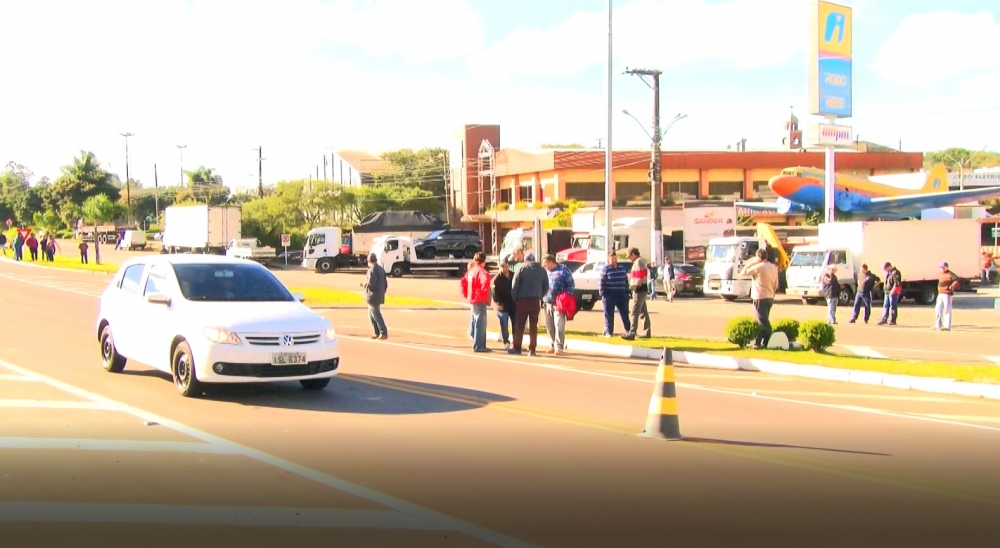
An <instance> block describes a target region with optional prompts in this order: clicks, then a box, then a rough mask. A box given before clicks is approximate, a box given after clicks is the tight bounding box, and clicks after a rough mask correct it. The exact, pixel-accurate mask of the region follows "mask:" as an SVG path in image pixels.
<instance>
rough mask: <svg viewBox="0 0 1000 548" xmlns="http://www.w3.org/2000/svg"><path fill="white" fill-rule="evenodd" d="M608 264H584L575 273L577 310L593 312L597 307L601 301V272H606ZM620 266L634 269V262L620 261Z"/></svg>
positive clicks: (601, 262) (597, 262)
mask: <svg viewBox="0 0 1000 548" xmlns="http://www.w3.org/2000/svg"><path fill="white" fill-rule="evenodd" d="M606 264H608V263H607V261H593V262H589V263H584V265H583V266H581V267H580V268H579V269H577V271H576V272H574V273H573V284H574V285H575V286H576V291H574V292H573V296H574V297H576V302H577V308H579V309H580V310H593V309H594V307H595V306H597V303H598V301H600V300H601V295H600V293H599V292H598V290H599V288H600V281H601V271H603V270H604V265H606ZM618 264H619V265H621V266H624V267H625V270H631V269H632V261H629V260H626V259H618Z"/></svg>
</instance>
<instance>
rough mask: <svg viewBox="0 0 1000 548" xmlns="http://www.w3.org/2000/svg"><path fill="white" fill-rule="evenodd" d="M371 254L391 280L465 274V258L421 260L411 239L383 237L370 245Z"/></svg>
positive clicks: (467, 260) (466, 260)
mask: <svg viewBox="0 0 1000 548" xmlns="http://www.w3.org/2000/svg"><path fill="white" fill-rule="evenodd" d="M372 253H374V254H375V257H376V260H377V262H378V264H379V266H381V267H382V268H384V269H385V271H386V273H387V274H388V275H390V276H392V277H393V278H399V277H402V276H403V275H404V274H412V273H414V272H447V273H449V274H451V275H453V276H461V275H462V274H464V273H465V271H466V269H467V267H468V265H469V260H470V259H466V258H458V259H455V258H439V259H423V258H421V257H420V255H419V254H418V253H417V250H416V246H415V245H414V242H413V240H412V239H410V238H407V237H404V236H384V237H379V238H376V239H375V241H374V242H373V243H372Z"/></svg>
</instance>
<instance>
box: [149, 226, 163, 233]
mask: <svg viewBox="0 0 1000 548" xmlns="http://www.w3.org/2000/svg"><path fill="white" fill-rule="evenodd" d="M157 232H163V227H162V226H160V225H149V228H147V229H146V234H156V233H157Z"/></svg>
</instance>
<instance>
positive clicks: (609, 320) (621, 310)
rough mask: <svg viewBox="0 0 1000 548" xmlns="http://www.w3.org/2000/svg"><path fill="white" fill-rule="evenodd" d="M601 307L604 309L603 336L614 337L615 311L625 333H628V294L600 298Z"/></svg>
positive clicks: (630, 326) (629, 328) (629, 325)
mask: <svg viewBox="0 0 1000 548" xmlns="http://www.w3.org/2000/svg"><path fill="white" fill-rule="evenodd" d="M601 306H603V307H604V334H605V335H614V334H615V311H616V310H617V311H618V316H620V317H621V319H622V325H623V326H625V333H628V332H629V331H630V330H631V329H632V324H631V323H630V322H629V318H628V294H627V293H625V294H623V295H619V296H617V297H616V296H612V297H601Z"/></svg>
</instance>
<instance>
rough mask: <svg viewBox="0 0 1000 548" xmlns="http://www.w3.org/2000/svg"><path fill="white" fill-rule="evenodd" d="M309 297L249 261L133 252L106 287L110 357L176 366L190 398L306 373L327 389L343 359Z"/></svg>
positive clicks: (178, 382) (105, 355)
mask: <svg viewBox="0 0 1000 548" xmlns="http://www.w3.org/2000/svg"><path fill="white" fill-rule="evenodd" d="M303 300H304V297H303V296H301V295H293V294H292V293H290V292H289V291H288V289H286V288H285V286H284V285H283V284H282V283H281V282H280V281H279V280H278V279H277V278H276V277H275V276H274V274H272V273H271V272H270V271H268V270H267V269H266V268H265V267H263V266H262V265H260V264H257V263H255V262H253V261H249V260H246V259H238V258H234V257H224V256H217V255H188V254H183V255H153V256H150V257H144V258H137V259H131V260H128V261H126V262H125V263H123V264H122V266H121V268H120V269H119V270H118V273H117V274H116V275H115V278H114V280H113V281H112V282H111V284H110V285H109V286H108V288H107V289H106V290H105V291H104V293H103V294H102V295H101V302H100V308H99V310H98V314H97V322H96V331H97V338H98V341H99V342H100V350H101V361H102V362H103V364H104V368H105V369H106V370H107V371H110V372H112V373H120V372H122V370H124V369H125V365H126V362H127V361H129V360H131V361H136V362H140V363H143V364H146V365H149V366H151V367H153V368H155V369H159V370H161V371H164V372H166V373H169V374H171V375H172V376H173V380H174V385H175V386H176V388H177V390H178V391H179V392H180V393H181V395H183V396H187V397H192V396H194V397H196V396H199V395H201V393H202V392H203V390H204V384H205V383H253V382H276V381H288V380H297V381H299V382H300V383H301V384H302V387H303V388H305V389H307V390H322V389H323V388H325V387H326V386H327V385H328V384H329V382H330V379H331V378H332V377H333V376H334V375H336V374H337V371H338V367H339V365H340V350H339V345H338V340H337V333H336V331H335V330H334V327H333V325H331V323H330V321H329V320H328V319H326V318H324V317H323V316H320V315H319V314H317V313H315V312H313V311H312V310H310V309H309V308H307V307H306V306H305V305H303V304H302V301H303Z"/></svg>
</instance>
